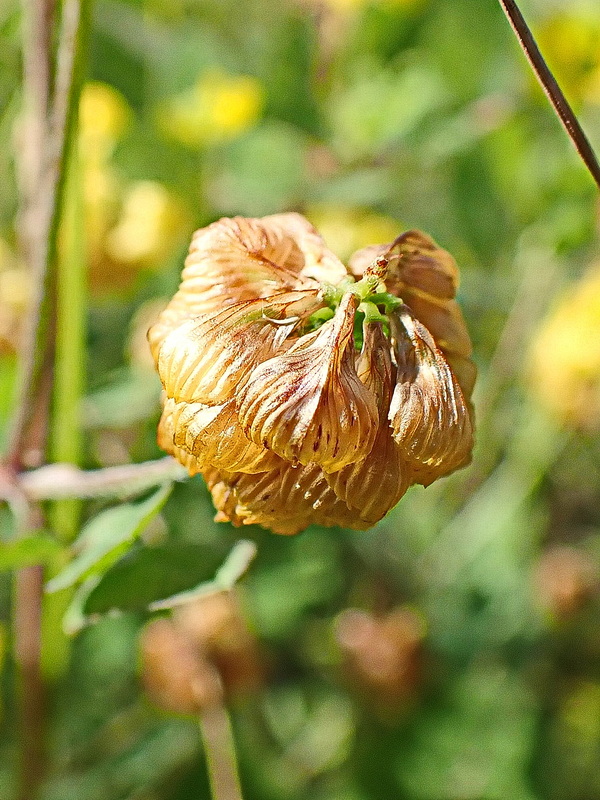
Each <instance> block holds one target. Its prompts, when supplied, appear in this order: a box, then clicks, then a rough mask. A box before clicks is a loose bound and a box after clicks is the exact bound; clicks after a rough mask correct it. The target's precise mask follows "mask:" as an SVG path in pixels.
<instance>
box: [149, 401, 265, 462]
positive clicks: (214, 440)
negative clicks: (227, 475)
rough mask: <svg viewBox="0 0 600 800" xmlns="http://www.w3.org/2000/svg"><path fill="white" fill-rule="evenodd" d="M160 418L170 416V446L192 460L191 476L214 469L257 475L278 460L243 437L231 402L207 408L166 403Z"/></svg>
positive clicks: (199, 405)
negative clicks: (184, 453)
mask: <svg viewBox="0 0 600 800" xmlns="http://www.w3.org/2000/svg"><path fill="white" fill-rule="evenodd" d="M163 415H170V418H171V423H170V424H171V427H172V438H173V444H174V445H175V446H176V447H178V448H180V449H181V450H183V451H185V452H186V453H189V454H190V455H191V456H193V457H194V459H195V461H194V464H193V466H194V471H195V472H199V471H201V470H203V469H206V468H208V467H215V468H216V469H220V470H227V471H229V472H250V473H257V472H265V471H266V470H269V469H273V468H274V467H276V466H277V462H278V461H279V459H278V458H277V456H276V455H275V454H274V453H272V452H271V451H270V450H266V449H265V448H264V447H258V446H257V445H255V444H254V442H251V441H250V440H249V439H247V438H246V436H244V433H243V431H242V429H241V428H240V425H239V422H238V418H237V413H236V410H235V400H229V401H228V402H227V403H223V404H222V405H217V406H207V405H203V404H202V403H185V402H184V403H177V402H176V401H175V400H173V399H168V400H167V401H166V403H165V408H164V410H163Z"/></svg>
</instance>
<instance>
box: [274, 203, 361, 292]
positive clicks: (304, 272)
mask: <svg viewBox="0 0 600 800" xmlns="http://www.w3.org/2000/svg"><path fill="white" fill-rule="evenodd" d="M262 222H263V224H265V225H268V226H270V227H272V228H274V229H275V228H276V229H279V230H281V231H282V232H283V233H284V234H287V235H288V236H291V237H292V238H293V239H294V240H295V241H296V242H297V244H298V247H299V248H300V250H301V251H302V255H303V257H304V264H303V265H302V267H301V269H300V275H301V276H303V277H306V278H314V279H315V280H317V281H319V283H332V284H337V283H339V282H340V281H341V280H343V279H344V278H345V277H346V276H347V275H348V270H347V269H346V267H345V266H344V265H343V264H342V262H341V261H340V260H339V258H338V257H337V256H336V255H334V254H333V253H332V252H331V250H329V248H328V247H327V246H326V245H325V242H324V241H323V238H322V236H321V235H320V234H319V233H318V232H317V230H316V229H315V228H314V227H313V226H312V225H311V224H310V222H309V221H308V220H307V219H306V218H305V217H303V216H302V215H301V214H296V213H293V212H291V213H287V214H272V215H271V216H269V217H263V219H262Z"/></svg>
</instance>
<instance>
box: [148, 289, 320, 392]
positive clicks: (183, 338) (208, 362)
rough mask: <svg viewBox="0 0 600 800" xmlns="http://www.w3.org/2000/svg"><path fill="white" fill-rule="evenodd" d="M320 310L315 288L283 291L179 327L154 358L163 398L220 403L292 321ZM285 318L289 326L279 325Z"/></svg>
mask: <svg viewBox="0 0 600 800" xmlns="http://www.w3.org/2000/svg"><path fill="white" fill-rule="evenodd" d="M320 306H321V301H320V299H319V296H318V291H317V290H316V289H311V290H308V291H303V292H284V293H282V294H279V295H275V296H273V297H268V298H261V299H258V300H247V301H244V302H242V303H235V304H234V305H232V306H229V307H228V308H225V309H224V310H223V311H220V312H218V313H216V314H212V315H210V316H205V317H200V318H199V319H191V320H187V321H186V322H183V323H181V324H180V325H179V327H177V328H176V329H175V330H174V331H172V332H171V333H170V334H169V335H168V336H167V338H166V339H165V341H164V342H163V345H162V347H161V348H160V352H159V357H158V373H159V375H160V378H161V381H162V382H163V386H164V387H165V390H166V392H167V395H168V396H169V397H172V398H174V399H175V400H177V401H178V402H180V401H183V400H185V401H187V402H190V403H205V404H208V405H216V404H218V403H224V402H226V401H227V400H229V399H230V398H231V397H232V396H233V394H234V393H235V391H236V389H237V388H238V386H239V384H240V382H242V381H243V380H245V378H246V377H247V376H248V375H249V374H250V372H251V371H252V370H253V369H254V367H255V366H256V365H257V364H259V363H260V362H261V361H263V360H264V359H266V358H270V357H271V356H272V355H274V353H275V352H276V351H277V349H278V348H279V346H280V345H281V343H282V342H283V341H284V340H285V339H286V337H287V336H289V335H290V334H291V333H292V331H293V330H294V327H295V322H297V321H298V320H299V319H301V318H302V317H304V316H306V315H307V314H310V313H312V311H314V310H315V309H317V308H319V307H320ZM286 318H287V319H290V322H289V324H281V323H282V321H285V320H286ZM294 319H295V321H294Z"/></svg>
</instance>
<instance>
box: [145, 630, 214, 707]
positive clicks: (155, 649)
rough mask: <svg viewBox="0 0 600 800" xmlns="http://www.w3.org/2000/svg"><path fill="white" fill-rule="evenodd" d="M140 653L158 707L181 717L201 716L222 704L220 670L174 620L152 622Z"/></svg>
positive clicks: (151, 694)
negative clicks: (188, 715)
mask: <svg viewBox="0 0 600 800" xmlns="http://www.w3.org/2000/svg"><path fill="white" fill-rule="evenodd" d="M140 650H141V662H142V663H141V666H142V679H143V682H144V686H145V688H146V691H147V693H148V695H149V697H150V699H151V700H152V701H153V702H154V703H156V705H158V706H160V707H161V708H164V709H165V710H167V711H175V712H177V713H180V714H198V713H200V712H201V711H203V710H204V709H205V708H208V707H210V706H211V705H215V704H217V703H220V702H221V700H222V689H221V680H220V678H219V675H218V673H217V671H216V669H215V668H214V667H213V666H212V664H210V663H209V662H208V661H207V660H206V659H205V658H203V657H202V655H201V654H200V652H199V651H198V650H197V649H196V648H195V647H194V645H193V644H192V642H191V641H190V639H189V638H188V637H187V636H186V635H185V634H184V633H183V632H182V631H180V630H179V629H178V628H177V626H176V625H174V624H173V623H172V622H171V621H170V620H168V619H156V620H153V621H152V622H150V623H148V625H146V627H145V628H144V630H143V631H142V634H141V638H140Z"/></svg>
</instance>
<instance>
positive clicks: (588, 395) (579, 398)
mask: <svg viewBox="0 0 600 800" xmlns="http://www.w3.org/2000/svg"><path fill="white" fill-rule="evenodd" d="M528 379H529V386H530V390H531V392H532V393H533V395H534V396H535V397H536V399H537V400H538V402H539V403H540V404H541V405H543V406H544V407H545V408H547V409H548V410H550V411H551V412H552V413H553V414H555V415H556V416H558V418H559V419H561V420H562V421H563V422H564V423H566V424H568V425H573V426H575V427H578V428H583V429H586V430H590V431H595V430H599V429H600V265H597V266H596V267H595V269H593V270H592V271H591V272H590V273H589V274H588V275H586V276H584V277H583V278H582V279H581V280H580V281H579V282H578V283H577V284H576V285H575V286H574V287H573V288H571V290H570V291H568V292H567V293H566V294H565V295H564V296H563V297H562V298H561V299H560V300H559V302H558V305H557V306H556V308H555V309H554V311H553V312H552V313H551V314H550V315H549V316H548V317H547V319H546V320H545V321H544V322H543V323H542V326H541V328H540V329H539V331H538V334H537V336H536V338H535V341H534V342H533V346H532V351H531V356H530V364H529V371H528Z"/></svg>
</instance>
